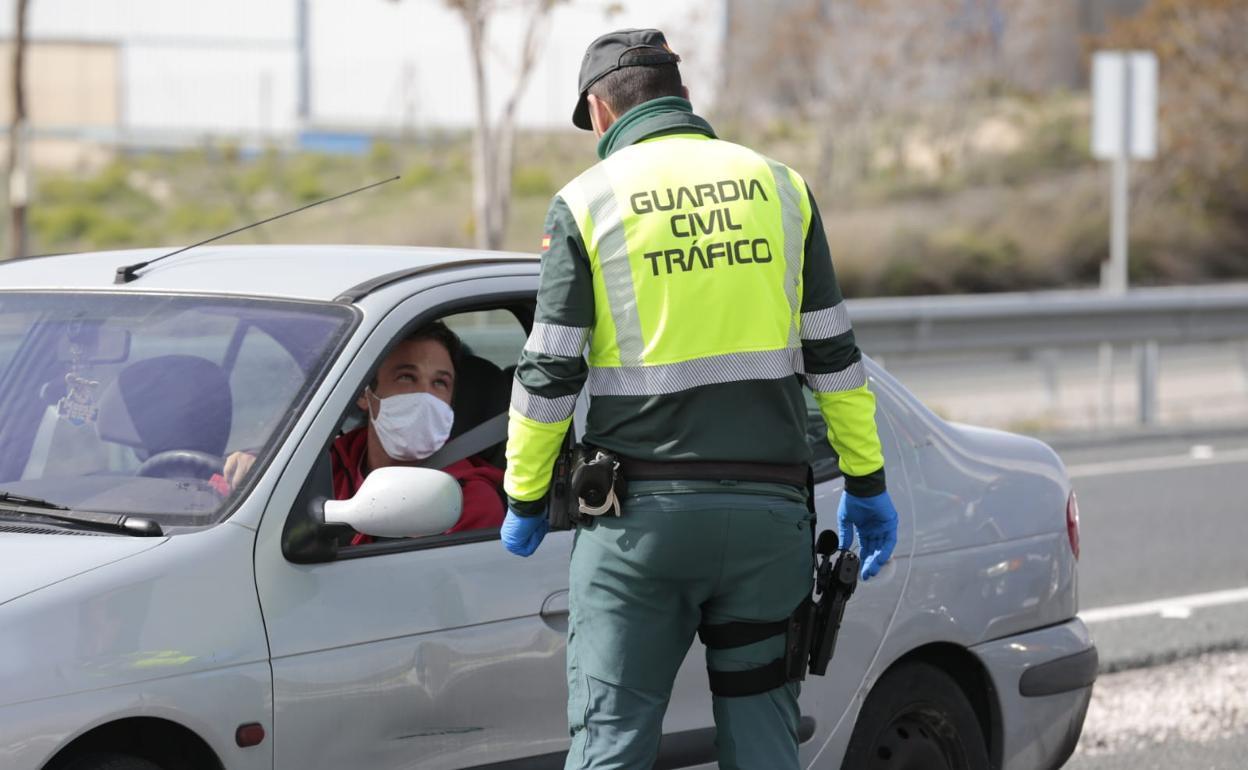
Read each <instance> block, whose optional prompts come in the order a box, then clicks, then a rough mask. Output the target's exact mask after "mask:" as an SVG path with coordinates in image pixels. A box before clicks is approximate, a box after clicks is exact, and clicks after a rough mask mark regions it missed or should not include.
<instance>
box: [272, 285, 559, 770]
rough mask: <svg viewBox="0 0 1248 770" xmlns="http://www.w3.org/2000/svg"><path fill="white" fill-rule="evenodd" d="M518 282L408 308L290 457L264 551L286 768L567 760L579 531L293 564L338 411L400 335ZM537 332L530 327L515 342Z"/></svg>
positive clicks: (385, 327)
mask: <svg viewBox="0 0 1248 770" xmlns="http://www.w3.org/2000/svg"><path fill="white" fill-rule="evenodd" d="M526 281H527V283H528V285H527V286H526V285H525V282H526ZM518 285H519V287H520V288H521V289H523V290H524V291H527V292H528V293H529V294H530V295H531V294H532V291H533V289H534V288H535V285H536V281H535V276H532V277H525V278H491V279H479V280H469V281H461V282H458V283H455V284H448V285H445V286H440V287H436V288H432V289H429V290H427V291H423V292H421V293H419V294H417V295H416V296H414V297H412V298H411V299H409V300H407V301H405V302H403V303H402V304H400V305H398V307H397V308H395V309H394V310H393V311H392V312H390V313H388V315H387V316H386V317H385V319H384V320H383V321H382V322H381V323H380V324H379V325H378V326H377V328H376V329H374V330H373V331H372V332H371V334H370V335H369V337H368V340H367V342H366V343H365V344H364V345H363V347H362V348H361V349H360V350H359V352H358V353H357V355H356V356H355V359H354V360H353V362H352V363H351V365H350V367H349V368H348V369H347V370H346V372H345V374H344V376H343V377H342V378H341V379H340V380H339V381H338V382H337V383H336V385H335V386H334V390H333V392H332V394H331V395H330V396H329V398H328V399H327V400H326V401H325V403H324V405H323V407H322V409H321V412H320V414H319V415H318V417H317V419H316V420H315V421H314V422H313V424H312V428H311V429H310V430H309V432H308V433H307V434H306V435H304V436H303V437H302V441H301V443H300V446H299V447H298V449H297V450H296V452H295V453H294V454H293V455H292V459H291V462H290V463H289V464H288V466H287V467H286V468H285V470H284V472H283V474H282V478H281V480H280V481H279V482H278V484H277V486H276V488H275V492H274V494H273V496H272V498H271V500H270V503H269V508H268V510H267V511H266V514H265V516H264V519H263V523H262V524H261V532H260V535H259V537H258V538H257V550H256V556H255V558H256V574H257V585H258V590H259V594H260V601H261V605H262V608H263V611H264V618H265V624H266V628H267V632H268V637H269V644H270V650H271V657H272V667H273V691H274V704H273V715H274V716H273V732H274V748H273V750H274V766H275V767H277V768H283V769H289V770H296V769H297V770H313V769H315V768H326V769H327V770H328V769H329V768H334V769H338V768H345V767H368V768H412V767H421V768H453V767H454V768H460V767H477V766H501V767H507V766H508V765H509V764H510V763H512V762H515V761H518V760H525V759H526V758H528V760H532V758H533V757H541V756H547V755H555V756H549V757H548V760H546V761H545V762H544V763H539V764H533V763H532V761H529V762H528V764H524V765H523V766H525V767H540V766H544V764H549V765H551V766H561V765H560V762H559V760H558V759H557V758H556V756H557V754H558V752H559V751H561V750H564V749H566V746H567V728H566V716H565V713H566V712H565V698H566V685H565V684H564V635H565V632H566V621H567V618H566V608H565V607H561V606H560V601H561V597H566V590H567V564H568V556H569V553H570V549H571V537H570V533H566V532H564V533H553V534H552V535H550V536H549V537H547V538H546V541H545V543H544V544H543V546H542V548H541V549H540V550H539V551H538V552H537V554H535V555H534V556H533V557H531V558H528V559H520V558H517V557H515V556H512V555H510V554H508V553H506V552H505V551H504V550H503V548H502V546H501V545H500V544H499V542H498V539H497V530H489V531H487V530H478V531H473V532H463V533H458V534H457V535H450V536H438V537H436V538H433V539H431V541H430V542H423V543H422V542H419V541H401V542H397V543H396V542H390V543H379V544H374V546H380V547H369V548H366V549H359V548H358V547H357V548H356V552H355V553H351V549H349V548H344V549H342V550H340V551H339V554H338V558H335V559H333V560H329V561H321V562H318V563H306V564H303V563H294V562H292V561H291V560H290V559H288V558H287V557H286V555H285V554H284V553H283V549H282V540H283V538H282V533H283V530H284V529H285V528H286V526H287V524H288V522H290V521H291V518H290V517H291V516H293V515H296V514H297V513H298V507H299V505H300V504H301V503H303V502H304V500H301V499H300V498H301V496H300V492H301V491H303V490H305V485H306V484H307V480H308V479H309V478H310V477H313V475H314V474H315V473H316V472H317V471H316V467H317V464H318V461H321V462H322V465H324V463H323V457H324V453H325V447H326V445H327V444H328V442H329V440H330V439H331V438H332V435H333V433H334V432H335V430H336V428H337V426H338V424H339V422H340V415H342V414H343V412H344V410H346V409H347V408H348V405H349V404H350V403H351V402H353V401H354V400H355V398H356V396H357V395H358V393H359V392H360V390H361V389H362V387H363V385H364V384H365V383H366V382H367V378H368V377H369V374H370V372H371V369H372V367H373V365H374V364H375V362H376V361H378V360H379V359H380V357H381V356H382V354H383V353H384V351H385V350H386V348H387V347H388V346H389V345H390V343H391V342H392V341H393V340H394V339H395V338H396V337H397V336H399V335H401V334H403V333H405V331H406V330H407V329H409V327H411V326H412V325H413V324H415V323H417V322H419V323H424V322H425V321H426V320H431V319H432V317H433V316H435V315H441V314H443V313H447V312H452V311H453V310H454V309H456V308H461V309H462V303H463V302H464V301H467V299H466V298H471V301H472V302H473V303H475V304H474V306H480V305H483V304H488V303H489V302H491V301H492V299H497V300H498V301H499V302H502V301H504V299H505V298H507V297H513V298H514V296H515V293H516V291H517V287H518ZM523 338H524V335H523V329H521V330H520V334H519V337H518V339H519V343H518V344H517V347H516V350H515V353H516V354H518V353H519V346H520V345H522V344H523ZM457 387H458V386H457ZM304 497H305V498H306V495H304ZM363 551H367V552H363ZM496 763H501V764H496Z"/></svg>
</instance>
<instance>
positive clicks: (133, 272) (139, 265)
mask: <svg viewBox="0 0 1248 770" xmlns="http://www.w3.org/2000/svg"><path fill="white" fill-rule="evenodd" d="M398 178H399V176H398V175H397V174H396V175H394V176H392V177H390V178H389V179H383V180H381V181H380V182H373V183H372V184H367V185H364V186H363V187H357V188H356V189H354V190H351V191H350V192H345V193H341V194H339V195H335V196H333V197H332V198H325V199H324V200H319V201H313V202H312V203H309V204H307V205H306V206H300V207H299V208H297V209H291V210H290V211H287V212H285V213H283V214H278V215H276V216H272V217H269V218H268V219H261V220H260V221H259V222H253V223H251V224H249V225H245V226H243V227H239V228H236V229H234V230H231V231H229V232H228V233H221V234H220V235H214V236H212V237H211V238H209V239H208V240H205V241H200V242H199V243H192V244H191V245H190V246H183V247H182V248H180V249H178V250H177V251H171V252H169V253H168V254H162V255H161V256H159V257H156V258H155V259H149V260H148V261H146V262H135V263H134V264H133V265H122V266H121V267H119V268H117V275H116V277H115V278H114V279H113V283H130V282H131V281H133V280H134V279H136V278H138V277H139V275H138V273H139V271H140V270H142V269H143V268H145V267H147V266H148V265H154V264H156V263H157V262H159V261H160V260H162V259H168V258H169V257H172V256H173V255H175V254H181V253H182V252H184V251H190V250H191V249H193V248H195V247H196V246H203V245H204V244H206V243H212V242H213V241H219V240H221V239H222V238H224V237H226V236H228V235H233V234H235V233H241V232H242V231H244V230H250V229H251V228H253V227H259V226H260V225H263V224H267V223H269V222H272V221H273V220H275V219H281V218H282V217H288V216H290V215H291V214H298V213H299V212H300V211H304V210H305V209H310V208H312V207H313V206H319V205H321V204H322V203H329V202H330V201H336V200H338V199H339V198H345V197H347V196H348V195H355V194H356V193H358V192H364V191H365V190H371V189H372V188H374V187H380V186H381V185H383V184H387V183H389V182H393V181H394V180H396V179H398Z"/></svg>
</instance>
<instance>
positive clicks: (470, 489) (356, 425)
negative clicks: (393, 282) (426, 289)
mask: <svg viewBox="0 0 1248 770" xmlns="http://www.w3.org/2000/svg"><path fill="white" fill-rule="evenodd" d="M439 323H441V324H444V325H445V327H446V328H447V329H449V330H450V331H451V333H452V334H454V336H455V339H457V340H458V341H459V343H460V344H461V346H462V350H461V355H460V356H459V362H458V367H457V371H456V372H455V378H454V383H455V384H454V395H453V399H452V409H453V413H454V423H453V427H452V429H451V432H450V437H449V441H454V439H455V438H456V437H458V436H460V435H463V434H464V433H466V432H467V431H470V430H471V429H472V428H474V427H476V426H478V425H480V424H481V423H483V422H485V421H487V420H489V419H490V418H492V417H495V416H497V415H500V414H505V413H506V411H507V407H508V403H509V401H510V393H511V381H512V368H513V367H514V366H515V364H516V361H517V360H518V359H519V357H520V351H521V349H522V348H523V347H524V343H525V339H526V337H527V335H526V333H525V330H524V327H523V326H522V325H521V322H520V320H519V319H518V318H517V317H516V315H514V314H513V313H512V312H511V311H510V310H505V309H489V310H473V311H470V312H461V313H453V314H449V315H446V316H443V317H442V318H440V319H439ZM420 328H421V329H424V328H427V327H426V326H425V325H423V324H422V325H421V326H420ZM413 332H416V333H417V334H418V335H419V334H420V333H421V332H419V331H418V330H417V329H409V330H406V331H405V332H404V333H403V334H401V335H399V337H397V338H396V339H394V340H391V342H390V344H389V346H388V348H387V352H386V354H385V356H383V359H382V360H380V361H377V362H375V363H374V366H373V372H372V373H370V374H371V376H372V377H373V379H372V382H374V383H377V384H378V388H379V393H381V392H383V391H384V390H385V383H384V381H383V382H378V379H377V375H378V374H380V373H381V372H384V371H385V370H386V361H385V357H386V356H391V355H395V351H396V350H397V349H398V347H399V343H400V342H402V341H403V340H405V339H409V338H410V335H412V333H413ZM391 363H392V364H393V361H392V362H391ZM361 390H363V388H361ZM369 398H371V396H370V397H369ZM368 403H370V405H371V406H370V408H371V409H374V410H378V411H379V410H380V404H381V401H380V400H376V401H369V402H368ZM370 419H373V416H372V415H366V414H364V412H363V411H362V410H359V409H358V408H352V409H350V410H348V414H347V415H345V416H344V418H343V420H342V423H341V424H342V431H341V434H340V435H339V437H338V438H337V439H336V440H335V442H334V446H333V447H331V450H330V451H331V455H333V456H334V469H333V471H334V480H333V481H334V488H335V489H334V491H335V496H336V497H346V496H351V495H350V494H348V493H351V492H353V488H354V483H353V482H352V483H348V482H347V481H346V480H345V479H344V478H343V477H344V475H347V476H352V477H353V478H355V479H358V480H360V481H361V482H362V480H363V478H364V477H366V476H367V471H368V470H369V469H370V468H371V464H370V457H371V454H370V453H371V452H375V451H376V452H381V453H382V454H384V453H385V449H384V447H382V446H380V444H381V442H380V441H378V442H377V443H376V444H372V443H371V442H370V441H369V440H368V437H369V431H370V427H369V425H368V421H369V420H370ZM498 438H499V440H498V442H496V443H494V444H493V445H490V446H488V447H486V448H485V449H483V450H482V451H478V452H475V453H474V454H472V456H470V457H468V458H466V459H464V460H459V461H456V462H453V463H452V464H451V465H450V466H447V467H444V468H442V470H445V471H446V472H448V473H450V474H451V475H452V476H454V477H455V478H456V479H457V480H458V481H459V484H460V488H461V491H462V492H463V511H462V514H461V516H460V520H459V522H458V523H457V524H456V525H455V526H454V527H453V528H452V529H450V530H448V531H447V532H446V533H443V534H441V535H434V536H431V537H428V538H421V539H420V540H421V545H422V546H428V545H443V544H446V545H449V544H454V543H457V542H471V541H477V540H480V539H482V537H483V536H488V537H493V536H494V533H495V532H496V531H497V528H498V527H499V526H500V524H501V523H502V518H503V515H504V514H505V512H506V509H505V499H506V498H505V496H504V494H503V491H502V477H503V471H504V468H505V464H506V460H505V456H504V444H505V441H506V436H505V428H500V434H499V436H498ZM380 459H381V461H382V462H394V458H390V457H389V456H388V455H386V456H385V457H382V458H380ZM412 464H415V463H412ZM396 542H397V543H398V547H402V545H403V541H394V540H390V541H377V540H374V539H373V538H369V537H361V536H353V537H351V538H347V539H345V541H344V543H343V545H344V552H345V550H350V551H353V552H354V553H351V554H350V555H353V556H358V555H361V551H359V550H357V549H363V553H364V554H367V553H368V552H376V553H382V552H388V551H389V550H393V549H394V548H395V547H396ZM408 544H409V545H411V544H412V542H411V541H408Z"/></svg>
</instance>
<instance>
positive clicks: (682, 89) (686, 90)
mask: <svg viewBox="0 0 1248 770" xmlns="http://www.w3.org/2000/svg"><path fill="white" fill-rule="evenodd" d="M680 93H681V95H683V96H684V97H685V101H687V102H688V101H692V100H691V99H690V98H689V86H681V87H680Z"/></svg>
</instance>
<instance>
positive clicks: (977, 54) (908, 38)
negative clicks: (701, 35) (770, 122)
mask: <svg viewBox="0 0 1248 770" xmlns="http://www.w3.org/2000/svg"><path fill="white" fill-rule="evenodd" d="M968 7H970V8H974V7H975V6H974V5H973V4H971V5H970V6H968V4H967V3H965V2H963V0H929V2H925V3H913V2H908V0H789V1H788V2H785V3H783V4H781V5H780V10H779V11H776V10H772V9H771V8H770V7H766V8H765V9H764V6H761V5H757V6H755V5H749V4H747V3H745V2H742V1H741V0H738V2H736V3H734V8H735V11H736V12H735V14H734V15H733V17H732V18H731V19H730V24H731V25H732V28H731V29H730V30H729V32H728V36H727V38H726V40H727V41H728V43H729V44H730V45H732V46H733V50H732V56H734V57H737V58H738V59H739V58H741V57H743V56H744V57H752V58H751V59H750V62H749V63H748V64H742V63H741V62H737V65H736V68H735V69H734V70H733V74H734V76H737V77H736V79H737V80H738V81H739V84H738V85H736V86H734V87H733V88H732V90H734V91H736V92H738V93H737V98H740V94H743V93H744V94H749V98H750V100H751V101H752V102H753V103H754V104H752V105H751V106H750V107H747V108H746V109H745V110H742V111H750V109H751V108H752V109H753V110H754V111H756V112H757V111H758V109H759V108H760V107H761V108H763V109H766V108H768V107H770V108H773V109H778V110H779V112H780V113H781V114H790V115H792V116H794V117H796V118H797V119H798V120H799V121H800V122H802V123H803V124H805V125H808V126H811V127H812V128H813V129H814V132H815V134H816V136H817V151H818V158H817V162H816V168H815V173H814V177H813V178H812V180H811V181H812V182H814V183H815V184H816V185H817V186H818V187H820V188H823V187H824V186H825V185H826V186H829V187H832V188H835V187H837V186H839V185H838V184H837V182H838V181H840V182H842V183H846V182H853V181H855V180H856V179H857V178H858V177H860V176H861V175H862V174H863V173H864V170H865V167H866V165H867V164H868V163H869V161H870V158H869V154H868V150H869V148H870V146H871V145H872V143H873V141H874V140H873V138H872V137H871V136H870V135H869V134H870V132H871V130H872V127H873V125H875V124H876V123H877V122H878V119H879V118H880V117H881V116H882V115H886V114H887V115H901V114H906V113H909V112H912V111H913V110H915V109H916V107H918V106H919V105H920V103H921V102H922V101H924V100H927V101H932V100H943V101H948V100H949V99H951V98H953V97H954V96H956V95H957V94H958V93H959V92H960V90H961V89H962V88H963V87H964V85H965V84H966V83H967V82H968V81H969V80H970V79H971V78H972V77H974V76H975V75H976V74H978V73H981V72H983V71H984V69H985V65H984V64H983V63H982V60H983V59H985V52H986V51H987V49H988V47H987V45H986V43H987V40H986V38H987V33H988V32H989V31H990V30H989V29H988V27H987V25H986V23H984V22H983V21H982V20H981V19H979V18H977V16H976V14H972V13H969V12H968V11H967V10H966V9H967V8H968ZM981 15H982V14H981ZM758 29H762V30H765V33H764V36H763V39H762V41H761V43H760V44H759V45H757V46H755V47H754V48H753V49H749V50H747V51H744V52H743V51H742V50H741V49H742V46H739V45H736V44H735V42H734V41H736V40H738V39H740V37H741V36H742V35H743V33H744V34H747V35H748V34H749V31H750V30H758ZM730 99H731V95H730ZM732 107H733V105H731V104H729V109H730V110H731V109H732ZM738 109H740V108H738ZM876 139H878V137H877V138H876Z"/></svg>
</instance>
